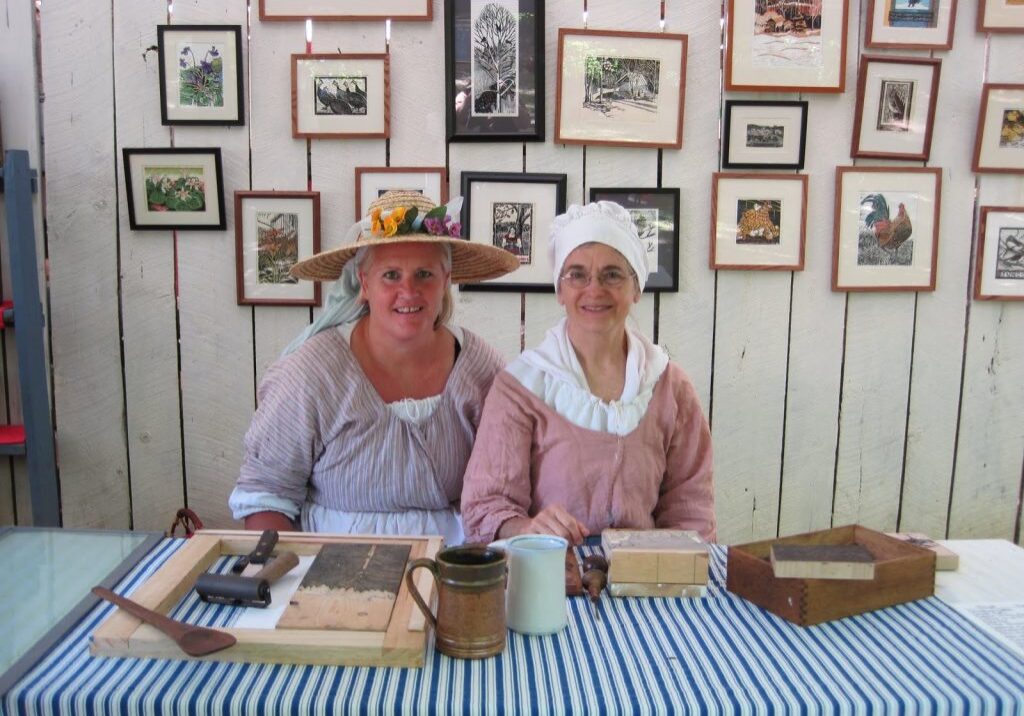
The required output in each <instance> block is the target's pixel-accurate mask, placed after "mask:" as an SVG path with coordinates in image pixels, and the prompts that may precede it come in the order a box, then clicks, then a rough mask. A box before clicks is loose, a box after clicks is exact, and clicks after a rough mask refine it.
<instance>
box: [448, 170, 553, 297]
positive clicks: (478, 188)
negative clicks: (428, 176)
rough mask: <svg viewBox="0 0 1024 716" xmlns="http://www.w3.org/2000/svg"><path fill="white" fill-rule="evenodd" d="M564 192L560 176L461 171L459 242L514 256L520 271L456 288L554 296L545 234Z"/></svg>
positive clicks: (548, 229)
mask: <svg viewBox="0 0 1024 716" xmlns="http://www.w3.org/2000/svg"><path fill="white" fill-rule="evenodd" d="M565 187H566V175H565V174H525V173H517V172H462V198H463V204H462V236H463V238H465V239H466V240H467V241H475V242H478V243H483V244H489V245H491V246H497V247H498V248H502V249H505V250H506V251H509V252H511V253H513V254H515V256H516V257H517V258H518V259H519V268H518V269H516V270H515V271H513V272H512V273H510V274H506V275H505V276H500V277H499V278H495V279H491V280H490V281H483V282H481V283H472V284H465V283H464V284H461V285H460V288H461V289H462V290H463V291H533V292H547V293H553V292H554V286H553V285H552V280H553V276H554V270H553V269H552V267H551V261H550V260H549V259H548V233H549V231H550V228H551V222H552V220H553V219H554V218H555V217H556V216H557V215H558V214H561V213H562V212H564V211H565Z"/></svg>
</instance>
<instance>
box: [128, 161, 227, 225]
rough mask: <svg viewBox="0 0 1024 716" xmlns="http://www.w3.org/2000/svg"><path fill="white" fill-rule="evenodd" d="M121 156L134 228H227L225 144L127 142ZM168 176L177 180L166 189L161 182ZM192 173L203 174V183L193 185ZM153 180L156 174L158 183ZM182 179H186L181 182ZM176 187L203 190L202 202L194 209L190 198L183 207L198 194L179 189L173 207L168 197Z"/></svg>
mask: <svg viewBox="0 0 1024 716" xmlns="http://www.w3.org/2000/svg"><path fill="white" fill-rule="evenodd" d="M121 156H122V162H123V164H124V185H125V193H126V198H127V202H128V225H129V226H130V227H131V229H132V230H133V231H150V230H152V231H169V230H172V229H173V230H177V231H206V230H210V229H220V230H223V229H224V228H225V227H226V225H227V219H226V216H225V213H224V174H223V172H222V170H221V161H220V147H181V148H179V147H155V148H146V149H130V148H128V147H124V148H122V149H121ZM164 178H166V179H168V180H169V181H170V182H171V185H168V186H167V187H166V188H165V189H163V190H161V189H159V187H157V182H158V181H162V180H163V179H164ZM189 178H192V179H198V180H199V184H198V185H197V184H196V183H195V181H193V182H192V186H189V185H188V182H187V180H188V179H189ZM148 179H152V184H153V186H152V187H151V186H149V184H148V183H147V180H148ZM182 180H184V181H185V183H184V184H182V185H181V186H177V184H178V183H180V182H181V181H182ZM151 189H152V190H153V191H150V190H151ZM196 190H198V192H197V191H196ZM175 191H177V192H181V191H187V192H188V193H191V194H198V195H199V196H200V197H201V202H200V203H199V205H197V206H196V208H195V209H190V208H188V204H187V203H186V205H185V207H184V208H180V207H181V202H182V201H184V202H193V203H194V201H195V199H194V197H191V196H184V197H183V196H181V194H180V193H179V194H178V196H177V197H176V198H175V202H176V204H175V208H172V207H171V205H170V203H168V202H167V201H165V199H167V198H168V197H169V196H170V194H171V193H172V192H175Z"/></svg>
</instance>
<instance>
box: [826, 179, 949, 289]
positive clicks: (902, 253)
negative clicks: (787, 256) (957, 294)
mask: <svg viewBox="0 0 1024 716" xmlns="http://www.w3.org/2000/svg"><path fill="white" fill-rule="evenodd" d="M941 198H942V169H940V168H938V167H905V168H899V169H891V168H889V167H836V198H835V202H836V203H835V220H834V224H833V250H832V290H834V291H934V290H935V266H936V262H937V260H938V238H939V207H940V203H941Z"/></svg>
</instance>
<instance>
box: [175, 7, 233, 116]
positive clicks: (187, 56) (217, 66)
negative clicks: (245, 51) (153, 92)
mask: <svg viewBox="0 0 1024 716" xmlns="http://www.w3.org/2000/svg"><path fill="white" fill-rule="evenodd" d="M156 32H157V56H158V61H159V66H160V122H161V123H162V124H165V125H186V126H187V125H193V126H194V125H220V126H224V125H234V126H237V125H244V124H245V91H244V90H245V86H244V84H243V80H242V75H243V72H242V26H241V25H157V28H156ZM194 45H200V46H201V47H207V48H208V49H207V50H206V51H205V52H203V51H202V50H198V52H197V51H196V50H194V49H193V46H194ZM179 48H181V49H179ZM168 53H170V54H171V55H172V56H171V57H169V56H168ZM172 70H173V72H172ZM217 73H219V74H220V76H221V79H220V83H219V85H218V84H217V83H216V82H208V81H206V80H207V77H206V75H208V74H213V75H215V74H217ZM194 74H199V75H202V76H203V81H202V82H198V84H200V85H201V86H202V87H203V88H204V89H203V90H202V91H201V92H199V93H198V99H197V101H198V102H199V104H195V105H189V104H183V103H182V99H183V98H186V97H187V98H195V97H196V96H197V92H195V91H192V90H191V89H189V83H188V82H185V76H186V75H188V76H189V77H191V76H193V75H194ZM183 82H184V86H183ZM211 87H213V88H215V89H214V90H211V89H210V88H211ZM186 101H187V100H186ZM206 101H209V102H211V104H209V105H207V104H204V102H206ZM217 102H220V104H219V105H217V104H216V103H217Z"/></svg>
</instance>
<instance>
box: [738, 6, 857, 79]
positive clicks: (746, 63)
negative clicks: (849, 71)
mask: <svg viewBox="0 0 1024 716" xmlns="http://www.w3.org/2000/svg"><path fill="white" fill-rule="evenodd" d="M848 16H849V0H816V1H815V2H787V3H778V2H772V1H771V0H729V9H728V18H727V22H728V24H729V32H728V35H727V38H728V39H727V42H728V47H727V48H726V53H725V88H726V89H727V90H748V91H751V92H843V91H844V90H845V89H846V84H845V83H846V24H847V21H848Z"/></svg>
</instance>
